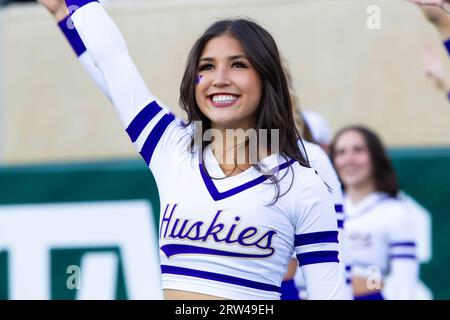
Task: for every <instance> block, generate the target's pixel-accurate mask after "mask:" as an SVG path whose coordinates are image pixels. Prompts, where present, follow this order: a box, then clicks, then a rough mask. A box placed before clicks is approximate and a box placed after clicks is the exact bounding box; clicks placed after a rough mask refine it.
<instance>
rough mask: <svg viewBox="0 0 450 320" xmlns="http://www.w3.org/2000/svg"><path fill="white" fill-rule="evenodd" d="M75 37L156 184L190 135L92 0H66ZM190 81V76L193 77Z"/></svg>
mask: <svg viewBox="0 0 450 320" xmlns="http://www.w3.org/2000/svg"><path fill="white" fill-rule="evenodd" d="M66 4H67V8H69V11H73V9H76V10H75V12H73V13H72V15H71V18H72V21H73V23H74V25H75V28H76V30H77V31H78V33H79V36H80V38H81V40H82V42H83V44H84V45H85V47H86V49H87V52H88V53H89V54H90V55H91V57H92V61H93V63H94V65H95V66H96V67H97V68H98V70H99V72H100V74H101V75H102V78H103V79H104V83H105V88H106V92H107V93H108V94H109V97H110V99H111V101H112V103H113V105H114V107H115V109H116V111H117V113H118V115H119V118H120V120H121V121H122V124H123V126H124V128H125V129H126V131H127V133H128V135H129V137H130V139H131V141H132V142H133V143H134V145H135V147H136V149H137V150H138V152H139V153H140V154H141V156H142V157H143V158H144V160H145V162H146V163H147V165H148V166H149V167H150V169H151V170H152V172H153V174H154V176H155V178H156V180H157V182H160V178H161V177H162V175H163V173H165V172H167V171H168V166H170V161H172V160H175V161H176V159H178V158H179V156H180V155H181V152H185V151H186V148H185V144H184V142H188V139H189V134H188V132H187V130H185V129H184V128H183V127H182V126H181V125H180V121H175V117H174V116H173V115H172V114H171V113H170V112H169V111H168V110H167V109H166V108H164V107H163V106H162V104H161V103H160V102H159V101H157V100H156V98H155V96H154V95H153V94H152V93H151V92H150V91H149V90H148V88H147V86H146V84H145V82H144V80H143V79H142V77H141V75H140V73H139V72H138V70H137V68H136V66H135V65H134V63H133V61H132V59H131V57H130V55H129V53H128V49H127V46H126V44H125V41H124V39H123V37H122V34H121V33H120V31H119V29H118V28H117V26H116V25H115V23H114V22H113V20H112V19H111V18H110V17H109V16H108V14H107V13H106V12H105V10H104V9H103V7H102V6H101V5H100V3H98V2H97V1H95V0H67V1H66ZM193 81H194V79H193Z"/></svg>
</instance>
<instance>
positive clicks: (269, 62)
mask: <svg viewBox="0 0 450 320" xmlns="http://www.w3.org/2000/svg"><path fill="white" fill-rule="evenodd" d="M222 35H229V36H231V37H233V38H234V39H236V40H237V41H239V43H240V44H241V46H242V48H243V50H244V53H245V55H246V57H247V59H248V60H249V61H250V63H251V64H252V66H253V67H254V68H255V70H256V72H257V73H258V75H259V76H260V78H261V82H262V91H261V99H260V105H259V107H258V109H257V110H256V117H255V125H254V128H253V129H256V130H259V129H267V130H268V131H267V132H271V131H270V130H272V129H278V130H279V139H280V141H279V152H280V155H281V156H282V157H284V158H285V159H286V160H288V159H293V160H296V161H298V162H299V163H300V164H301V165H303V166H306V167H309V163H308V161H307V158H306V153H305V155H304V154H303V152H302V151H301V150H300V148H299V145H298V142H299V139H300V135H299V134H298V132H297V130H296V128H295V125H294V120H293V115H292V103H291V98H290V93H289V88H288V84H287V81H286V75H285V73H284V70H283V67H282V63H281V59H280V54H279V51H278V48H277V45H276V43H275V40H274V39H273V37H272V36H271V35H270V34H269V32H267V31H266V30H265V29H264V28H262V27H261V26H260V25H258V24H257V23H255V22H253V21H251V20H248V19H229V20H220V21H217V22H215V23H213V24H212V25H211V26H209V27H208V28H207V29H206V31H205V32H204V33H203V34H202V35H201V36H200V38H199V39H198V40H197V41H196V42H195V44H194V46H193V47H192V49H191V51H190V53H189V56H188V58H187V62H186V68H185V71H184V74H183V78H182V81H181V86H180V101H179V102H180V106H181V108H182V109H183V110H184V111H186V113H187V116H188V123H187V125H190V124H192V123H193V122H194V121H201V122H202V126H201V128H202V129H201V130H202V132H201V135H202V136H203V134H204V132H205V131H206V130H208V129H210V128H211V123H210V120H209V119H208V118H207V117H206V116H205V115H204V114H203V113H202V112H201V110H200V108H199V106H198V105H197V101H196V98H195V86H196V81H195V79H196V76H197V73H198V63H199V59H200V57H201V54H202V52H203V50H204V48H205V46H206V45H207V43H208V42H209V41H210V40H211V39H213V38H216V37H219V36H222ZM258 132H259V131H258ZM203 140H204V139H202V145H201V146H195V145H194V136H193V137H192V141H191V151H192V152H194V148H196V147H201V150H202V151H203V150H204V149H205V147H206V146H207V145H208V144H209V142H208V141H203ZM300 141H301V140H300ZM271 145H272V141H271V140H270V134H269V135H268V148H269V150H271ZM260 160H261V159H260V157H259V155H258V162H259V161H260ZM253 166H254V167H255V168H256V169H258V170H259V171H261V167H260V165H259V164H254V165H253ZM289 169H291V170H292V167H291V166H290V167H289ZM286 174H287V170H286ZM286 174H285V175H286ZM285 175H284V176H285ZM284 176H283V177H284ZM269 178H270V180H271V181H272V182H273V184H274V185H275V187H276V196H275V197H274V200H273V201H272V204H274V203H275V202H276V201H277V200H278V198H279V197H281V196H282V195H284V194H285V193H287V191H286V192H285V193H283V194H280V187H279V184H278V182H279V181H280V180H281V179H282V178H281V179H280V180H277V179H276V177H275V176H274V175H270V176H269ZM291 186H292V181H291ZM289 189H290V187H289ZM289 189H288V191H289Z"/></svg>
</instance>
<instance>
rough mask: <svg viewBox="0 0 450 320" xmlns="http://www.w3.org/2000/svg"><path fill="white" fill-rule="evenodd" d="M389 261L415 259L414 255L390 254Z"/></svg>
mask: <svg viewBox="0 0 450 320" xmlns="http://www.w3.org/2000/svg"><path fill="white" fill-rule="evenodd" d="M389 259H416V256H415V255H414V254H391V255H390V256H389Z"/></svg>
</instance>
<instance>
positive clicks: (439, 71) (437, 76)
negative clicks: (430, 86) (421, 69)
mask: <svg viewBox="0 0 450 320" xmlns="http://www.w3.org/2000/svg"><path fill="white" fill-rule="evenodd" d="M424 62H425V74H426V75H427V76H428V78H430V79H431V81H433V83H434V85H435V86H436V87H437V88H438V89H439V90H441V91H444V92H445V93H447V92H449V90H450V84H449V81H448V79H447V77H446V75H445V71H444V67H443V65H442V61H441V60H440V59H439V57H438V55H437V53H436V52H435V51H434V50H433V49H432V48H431V46H427V47H426V48H425V54H424Z"/></svg>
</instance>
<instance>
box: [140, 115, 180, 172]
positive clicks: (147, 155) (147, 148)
mask: <svg viewBox="0 0 450 320" xmlns="http://www.w3.org/2000/svg"><path fill="white" fill-rule="evenodd" d="M174 120H175V116H174V115H173V114H165V115H164V116H163V117H162V118H161V120H159V122H158V123H157V124H156V126H155V127H154V128H153V130H152V131H151V132H150V134H149V136H148V137H147V140H145V143H144V146H143V147H142V150H141V152H140V154H141V156H142V158H144V160H145V163H147V165H149V164H150V161H151V160H152V156H153V152H154V151H155V149H156V146H157V145H158V142H159V140H161V137H162V135H163V134H164V131H166V129H167V127H168V126H169V124H171V123H172V121H174Z"/></svg>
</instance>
